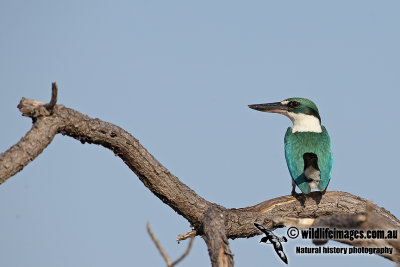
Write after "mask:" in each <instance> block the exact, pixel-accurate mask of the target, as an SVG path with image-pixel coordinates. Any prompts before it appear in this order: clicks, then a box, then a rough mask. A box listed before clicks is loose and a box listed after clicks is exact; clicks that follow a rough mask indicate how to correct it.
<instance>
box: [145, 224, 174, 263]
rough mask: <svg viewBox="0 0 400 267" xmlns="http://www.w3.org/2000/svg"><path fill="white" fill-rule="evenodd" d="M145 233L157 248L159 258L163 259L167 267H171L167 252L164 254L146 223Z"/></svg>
mask: <svg viewBox="0 0 400 267" xmlns="http://www.w3.org/2000/svg"><path fill="white" fill-rule="evenodd" d="M146 228H147V232H148V233H149V235H150V237H151V240H153V242H154V244H155V245H156V247H157V250H158V252H160V254H161V256H162V257H163V258H164V260H165V262H166V263H167V266H168V267H169V266H172V261H171V259H170V258H169V256H168V254H167V252H165V250H164V248H163V247H162V246H161V244H160V242H159V241H158V239H157V237H156V236H155V235H154V233H153V231H152V230H151V228H150V223H149V222H147V224H146Z"/></svg>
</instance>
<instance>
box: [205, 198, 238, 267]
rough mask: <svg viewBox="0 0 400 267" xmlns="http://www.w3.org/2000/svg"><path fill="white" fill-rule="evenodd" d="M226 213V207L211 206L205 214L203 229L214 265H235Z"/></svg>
mask: <svg viewBox="0 0 400 267" xmlns="http://www.w3.org/2000/svg"><path fill="white" fill-rule="evenodd" d="M225 213H226V209H225V208H222V207H218V206H216V205H213V206H211V207H210V208H209V209H208V210H207V212H206V214H205V216H204V222H203V226H202V229H201V230H202V236H203V238H204V241H205V242H206V244H207V247H208V254H209V255H210V259H211V264H212V266H213V267H231V266H233V254H232V252H231V250H230V248H229V242H228V238H227V237H226V231H225V219H226V218H225Z"/></svg>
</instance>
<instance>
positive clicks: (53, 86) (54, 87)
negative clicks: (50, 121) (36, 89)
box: [47, 82, 58, 114]
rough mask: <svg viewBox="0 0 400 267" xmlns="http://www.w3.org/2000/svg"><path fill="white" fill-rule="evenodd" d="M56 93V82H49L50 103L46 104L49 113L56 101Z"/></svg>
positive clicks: (51, 111)
mask: <svg viewBox="0 0 400 267" xmlns="http://www.w3.org/2000/svg"><path fill="white" fill-rule="evenodd" d="M57 94H58V87H57V84H56V83H55V82H54V83H52V84H51V99H50V103H49V104H48V105H47V109H48V110H49V111H50V113H51V114H52V113H53V110H54V106H55V105H56V103H57Z"/></svg>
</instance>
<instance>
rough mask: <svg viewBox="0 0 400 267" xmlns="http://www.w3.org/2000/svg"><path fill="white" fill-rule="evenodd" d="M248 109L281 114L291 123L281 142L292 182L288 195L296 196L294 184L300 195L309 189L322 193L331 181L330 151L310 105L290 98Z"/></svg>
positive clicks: (325, 135) (314, 110) (313, 108)
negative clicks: (290, 191) (283, 144)
mask: <svg viewBox="0 0 400 267" xmlns="http://www.w3.org/2000/svg"><path fill="white" fill-rule="evenodd" d="M249 108H252V109H255V110H258V111H263V112H270V113H279V114H283V115H285V116H287V117H288V118H289V119H290V120H291V121H292V122H293V128H292V127H289V128H288V129H287V131H286V135H285V139H284V143H285V157H286V163H287V165H288V168H289V172H290V175H291V176H292V179H293V180H292V195H296V185H297V186H298V187H299V188H300V190H301V191H302V192H303V193H304V194H309V193H310V192H311V190H313V189H316V190H319V191H322V193H325V191H326V188H327V187H328V184H329V180H330V179H331V170H332V148H331V141H330V138H329V135H328V132H327V130H326V129H325V127H324V126H322V125H321V117H320V116H319V111H318V108H317V106H316V105H315V104H314V102H312V101H311V100H309V99H306V98H299V97H294V98H288V99H285V100H283V101H281V102H276V103H269V104H255V105H249Z"/></svg>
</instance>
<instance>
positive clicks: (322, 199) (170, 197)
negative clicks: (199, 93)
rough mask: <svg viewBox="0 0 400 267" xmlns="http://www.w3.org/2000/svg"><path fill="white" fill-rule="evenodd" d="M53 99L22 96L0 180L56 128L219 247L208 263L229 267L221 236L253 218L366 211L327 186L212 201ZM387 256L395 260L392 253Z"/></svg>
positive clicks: (383, 222) (132, 144) (127, 140)
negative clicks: (258, 199)
mask: <svg viewBox="0 0 400 267" xmlns="http://www.w3.org/2000/svg"><path fill="white" fill-rule="evenodd" d="M56 98H57V87H56V85H55V84H54V85H53V94H52V100H51V101H50V103H49V104H45V103H43V102H39V101H36V100H31V99H26V98H22V100H21V102H20V103H19V105H18V108H19V109H20V111H21V113H22V115H23V116H27V117H30V118H32V121H33V125H32V129H31V130H30V131H29V132H28V133H27V134H26V135H25V136H24V137H23V138H22V139H21V140H20V141H19V142H18V143H17V144H15V145H14V146H12V147H11V148H10V149H8V150H7V151H6V152H4V153H3V154H0V183H3V182H5V181H6V180H7V179H8V178H10V177H12V176H13V175H15V174H16V173H17V172H19V171H20V170H22V169H23V168H24V166H26V165H27V164H29V162H31V161H32V160H34V159H35V158H36V157H37V156H38V155H39V154H40V153H41V152H42V151H43V150H44V149H45V148H46V147H47V145H49V144H50V142H51V141H52V140H53V138H54V136H55V135H56V134H57V133H61V134H62V135H67V136H70V137H72V138H75V139H76V140H79V141H80V142H82V143H85V142H87V143H93V144H97V145H101V146H103V147H105V148H108V149H110V150H111V151H113V152H114V153H115V155H117V156H118V157H120V158H121V159H122V160H123V161H124V163H125V164H126V165H127V166H128V167H129V168H130V169H131V170H132V171H133V172H134V173H135V174H136V175H137V176H138V177H139V179H140V180H141V181H142V182H143V184H144V185H145V186H146V187H147V188H148V189H149V190H150V191H151V192H152V193H153V194H154V195H156V196H157V197H158V198H159V199H161V200H162V201H163V202H164V203H166V204H167V205H169V206H170V207H171V208H172V209H174V210H175V211H176V212H178V213H179V214H180V215H182V216H183V217H184V218H186V219H187V220H188V221H189V222H190V224H191V226H192V227H193V228H194V230H195V231H196V233H197V234H201V235H202V236H203V237H204V239H205V240H206V243H207V245H208V248H209V250H210V249H211V248H216V247H219V249H220V250H219V252H220V253H221V255H219V256H218V255H217V256H215V254H214V252H213V251H211V253H210V256H211V259H212V262H213V266H233V257H232V254H231V252H230V250H229V245H228V242H227V239H226V238H231V239H235V238H244V237H246V238H247V237H252V236H255V235H258V234H259V232H258V231H257V229H256V228H255V227H254V226H253V223H254V222H258V223H260V224H263V225H264V226H265V227H267V228H270V229H275V228H277V227H279V226H282V225H287V222H282V221H280V220H281V219H282V218H289V219H290V218H291V219H293V218H294V219H305V218H308V219H310V218H311V219H314V218H319V217H323V216H331V215H340V214H342V215H343V214H362V213H365V212H366V207H367V200H365V199H362V198H360V197H358V196H354V195H352V194H349V193H346V192H340V191H329V192H326V193H325V194H324V195H323V196H322V195H321V194H320V193H319V192H313V193H311V194H310V195H309V196H308V197H304V196H303V195H300V196H298V197H296V198H295V197H293V196H282V197H277V198H274V199H271V200H267V201H264V202H262V203H259V204H257V205H254V206H251V207H246V208H240V209H226V208H224V207H221V206H217V205H215V204H212V203H210V202H208V201H207V200H205V199H204V198H202V197H200V196H199V195H197V194H196V193H195V192H194V191H193V190H192V189H190V188H189V187H188V186H186V185H185V184H184V183H182V182H181V181H180V180H179V179H178V178H177V177H175V176H174V175H173V174H171V173H170V172H169V171H168V170H167V169H166V168H165V167H164V166H163V165H162V164H160V163H159V162H158V161H157V160H156V159H155V158H154V157H153V156H152V155H151V154H150V153H149V152H148V151H147V150H146V149H145V148H144V147H143V146H142V145H141V144H140V143H139V141H138V140H137V139H136V138H134V137H133V136H132V135H131V134H129V133H128V132H126V131H125V130H123V129H122V128H120V127H118V126H116V125H114V124H111V123H108V122H104V121H101V120H100V119H93V118H90V117H88V116H86V115H84V114H82V113H80V112H78V111H75V110H72V109H69V108H66V107H64V106H63V105H57V104H55V102H56ZM368 207H369V208H368V209H369V211H368V212H373V213H374V214H379V216H380V218H381V219H380V221H379V222H377V223H376V224H371V225H375V226H377V227H378V226H379V227H381V226H382V227H383V226H389V227H393V228H392V229H399V228H400V221H399V220H398V219H397V218H396V217H395V216H393V215H392V214H390V212H389V211H387V210H385V209H384V208H381V207H378V206H376V205H374V204H368ZM221 216H222V217H221ZM299 223H300V221H299ZM302 223H304V221H302ZM380 229H381V228H380ZM213 240H215V243H214V241H213ZM340 242H342V241H340ZM344 243H345V242H344ZM356 245H357V244H356ZM392 246H395V247H396V248H397V249H399V247H400V245H399V244H398V242H397V243H393V244H392ZM213 259H216V260H213ZM220 259H223V260H222V261H219V260H220ZM391 260H393V261H396V262H399V259H398V258H397V256H396V257H392V258H391ZM215 262H216V263H215Z"/></svg>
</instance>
